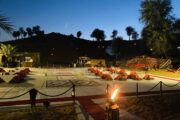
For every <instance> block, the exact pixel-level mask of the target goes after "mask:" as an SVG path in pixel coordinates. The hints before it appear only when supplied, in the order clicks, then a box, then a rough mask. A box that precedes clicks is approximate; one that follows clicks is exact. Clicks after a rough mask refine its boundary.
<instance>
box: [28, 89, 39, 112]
mask: <svg viewBox="0 0 180 120" xmlns="http://www.w3.org/2000/svg"><path fill="white" fill-rule="evenodd" d="M37 93H38V91H37V90H36V89H34V88H33V89H31V90H29V96H30V104H31V109H32V108H34V107H35V106H36V96H37Z"/></svg>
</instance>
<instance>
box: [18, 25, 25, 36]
mask: <svg viewBox="0 0 180 120" xmlns="http://www.w3.org/2000/svg"><path fill="white" fill-rule="evenodd" d="M19 32H20V36H21V37H24V32H25V31H24V28H23V27H20V28H19Z"/></svg>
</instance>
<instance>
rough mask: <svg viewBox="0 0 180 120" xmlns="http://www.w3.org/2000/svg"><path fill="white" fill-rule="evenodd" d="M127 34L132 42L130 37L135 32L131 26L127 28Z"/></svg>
mask: <svg viewBox="0 0 180 120" xmlns="http://www.w3.org/2000/svg"><path fill="white" fill-rule="evenodd" d="M126 32H127V35H128V36H129V40H130V36H131V35H132V33H133V32H134V28H133V27H131V26H128V27H126Z"/></svg>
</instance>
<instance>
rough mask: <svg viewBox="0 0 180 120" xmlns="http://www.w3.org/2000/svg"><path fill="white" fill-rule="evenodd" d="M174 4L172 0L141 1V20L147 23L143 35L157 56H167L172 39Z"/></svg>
mask: <svg viewBox="0 0 180 120" xmlns="http://www.w3.org/2000/svg"><path fill="white" fill-rule="evenodd" d="M171 11H172V6H171V1H170V0H144V1H142V2H141V9H140V12H141V17H140V20H141V21H142V22H143V23H144V24H145V27H144V29H143V31H142V35H143V36H142V37H143V39H144V40H146V43H147V46H148V47H149V48H150V49H152V50H153V54H154V55H156V56H161V57H162V56H166V55H167V50H168V47H169V44H168V43H169V40H170V39H171V33H170V31H171V28H172V19H173V17H172V15H171Z"/></svg>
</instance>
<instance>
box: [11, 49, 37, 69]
mask: <svg viewBox="0 0 180 120" xmlns="http://www.w3.org/2000/svg"><path fill="white" fill-rule="evenodd" d="M14 59H15V62H16V63H18V66H22V67H37V66H39V65H40V53H38V52H18V53H16V54H15V55H14Z"/></svg>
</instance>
